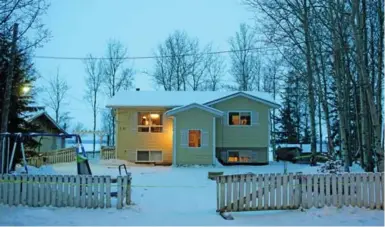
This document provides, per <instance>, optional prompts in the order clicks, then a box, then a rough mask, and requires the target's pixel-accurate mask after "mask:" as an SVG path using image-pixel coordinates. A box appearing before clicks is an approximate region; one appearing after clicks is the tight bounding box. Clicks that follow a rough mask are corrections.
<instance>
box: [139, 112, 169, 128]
mask: <svg viewBox="0 0 385 227" xmlns="http://www.w3.org/2000/svg"><path fill="white" fill-rule="evenodd" d="M140 113H149V114H150V115H151V114H155V113H157V114H159V116H160V117H161V118H162V125H154V126H153V125H152V123H151V124H150V125H139V124H138V123H139V122H138V121H139V117H138V116H139V115H140ZM163 115H164V114H163V112H161V111H138V112H136V128H137V129H136V132H137V133H146V134H148V133H155V134H159V133H164V128H165V127H164V126H165V125H164V116H163ZM147 127H148V132H140V131H139V128H147ZM151 127H158V128H162V131H161V132H151Z"/></svg>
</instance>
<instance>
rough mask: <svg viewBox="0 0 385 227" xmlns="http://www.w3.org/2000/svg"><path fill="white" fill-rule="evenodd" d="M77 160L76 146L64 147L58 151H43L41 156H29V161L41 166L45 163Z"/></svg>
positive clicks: (33, 164) (30, 163)
mask: <svg viewBox="0 0 385 227" xmlns="http://www.w3.org/2000/svg"><path fill="white" fill-rule="evenodd" d="M75 160H76V147H70V148H64V149H60V150H57V151H50V152H43V153H41V155H40V156H35V157H30V158H27V163H28V164H29V165H32V166H36V167H40V166H41V165H44V164H56V163H66V162H73V161H75Z"/></svg>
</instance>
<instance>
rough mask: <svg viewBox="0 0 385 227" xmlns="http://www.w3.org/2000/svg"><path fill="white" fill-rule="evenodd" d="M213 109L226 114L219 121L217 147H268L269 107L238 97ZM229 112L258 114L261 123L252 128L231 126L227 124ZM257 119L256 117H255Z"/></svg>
mask: <svg viewBox="0 0 385 227" xmlns="http://www.w3.org/2000/svg"><path fill="white" fill-rule="evenodd" d="M212 107H214V108H216V109H218V110H221V111H223V112H225V113H226V116H225V117H223V118H222V119H217V124H216V130H217V132H216V145H217V147H239V148H242V147H243V148H247V147H268V143H269V138H268V135H269V122H268V114H269V107H267V106H266V105H264V104H262V103H258V102H255V101H252V100H249V99H247V98H244V97H236V98H233V99H229V100H226V101H223V102H220V103H216V104H214V105H212ZM229 111H253V112H257V113H258V116H259V122H258V124H257V125H251V126H231V125H228V122H227V113H228V112H229ZM253 117H255V116H253Z"/></svg>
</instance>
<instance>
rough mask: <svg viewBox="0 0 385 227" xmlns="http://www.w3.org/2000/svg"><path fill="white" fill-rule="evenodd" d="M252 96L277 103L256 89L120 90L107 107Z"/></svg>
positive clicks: (188, 102) (144, 105) (276, 104)
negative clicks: (228, 90) (224, 90)
mask: <svg viewBox="0 0 385 227" xmlns="http://www.w3.org/2000/svg"><path fill="white" fill-rule="evenodd" d="M235 95H243V96H247V97H252V98H254V99H256V100H259V101H261V102H265V103H266V104H268V105H270V106H272V107H278V106H279V104H278V103H277V102H276V101H275V100H274V99H273V97H272V95H271V94H270V93H266V92H258V91H246V92H234V91H232V92H223V91H121V92H118V93H117V94H116V95H115V96H114V97H112V98H111V99H110V100H108V101H107V105H106V106H107V107H112V108H117V107H178V106H185V105H189V104H191V103H197V104H207V103H210V102H212V101H215V100H220V99H223V98H226V97H229V96H235Z"/></svg>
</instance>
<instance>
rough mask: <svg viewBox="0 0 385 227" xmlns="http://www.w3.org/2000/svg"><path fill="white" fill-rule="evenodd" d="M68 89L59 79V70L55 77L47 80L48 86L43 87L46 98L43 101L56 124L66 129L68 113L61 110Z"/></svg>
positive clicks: (62, 79)
mask: <svg viewBox="0 0 385 227" xmlns="http://www.w3.org/2000/svg"><path fill="white" fill-rule="evenodd" d="M69 89H70V87H69V85H68V84H67V81H66V80H65V79H64V78H61V77H60V74H59V68H58V69H57V73H56V75H55V76H53V77H51V78H50V79H49V80H48V85H47V86H45V87H44V90H45V92H46V94H47V95H46V98H47V99H45V100H44V102H45V104H46V105H47V107H48V108H51V109H52V110H53V112H54V120H55V122H56V123H57V124H59V125H61V126H62V127H63V128H65V129H67V128H68V124H69V120H70V118H69V113H68V112H66V111H64V110H63V107H64V106H66V105H67V104H68V103H67V102H66V98H67V94H68V91H69Z"/></svg>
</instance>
